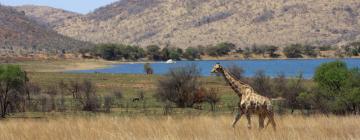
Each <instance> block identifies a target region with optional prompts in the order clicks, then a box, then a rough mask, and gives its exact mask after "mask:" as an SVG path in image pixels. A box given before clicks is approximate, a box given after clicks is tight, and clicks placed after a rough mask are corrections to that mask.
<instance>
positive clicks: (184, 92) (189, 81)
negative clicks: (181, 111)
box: [154, 65, 200, 108]
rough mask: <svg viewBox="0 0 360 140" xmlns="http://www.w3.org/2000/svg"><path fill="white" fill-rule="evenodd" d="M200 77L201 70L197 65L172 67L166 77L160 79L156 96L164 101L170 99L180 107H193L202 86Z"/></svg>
mask: <svg viewBox="0 0 360 140" xmlns="http://www.w3.org/2000/svg"><path fill="white" fill-rule="evenodd" d="M199 77H200V70H199V68H198V67H196V65H186V66H183V67H177V68H172V69H170V71H169V72H168V73H167V74H166V76H165V78H163V79H160V80H159V81H158V84H157V91H156V94H155V95H154V96H155V97H156V98H157V99H158V100H160V101H162V102H164V103H166V102H168V101H169V102H173V103H175V104H176V105H177V106H178V107H182V108H184V107H192V106H193V105H194V104H195V100H194V99H195V95H196V91H197V89H198V88H199V86H200V80H199Z"/></svg>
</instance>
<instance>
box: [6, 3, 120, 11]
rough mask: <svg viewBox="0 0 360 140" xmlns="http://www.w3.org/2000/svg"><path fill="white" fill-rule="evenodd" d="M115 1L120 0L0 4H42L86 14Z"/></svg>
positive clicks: (13, 4)
mask: <svg viewBox="0 0 360 140" xmlns="http://www.w3.org/2000/svg"><path fill="white" fill-rule="evenodd" d="M115 1H118V0H0V4H2V5H9V6H19V5H29V4H31V5H42V6H50V7H55V8H61V9H65V10H68V11H73V12H77V13H82V14H85V13H88V12H90V11H93V10H94V9H96V8H98V7H101V6H104V5H107V4H110V3H112V2H115Z"/></svg>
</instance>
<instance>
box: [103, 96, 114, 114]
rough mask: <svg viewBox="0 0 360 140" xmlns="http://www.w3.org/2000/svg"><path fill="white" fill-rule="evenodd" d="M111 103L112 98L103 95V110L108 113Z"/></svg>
mask: <svg viewBox="0 0 360 140" xmlns="http://www.w3.org/2000/svg"><path fill="white" fill-rule="evenodd" d="M112 104H113V98H112V97H111V96H105V97H104V109H105V112H108V113H109V112H110V111H111V107H112Z"/></svg>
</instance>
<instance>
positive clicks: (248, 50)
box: [243, 47, 251, 58]
mask: <svg viewBox="0 0 360 140" xmlns="http://www.w3.org/2000/svg"><path fill="white" fill-rule="evenodd" d="M243 55H244V58H250V57H251V50H250V48H249V47H246V48H245V49H244V52H243Z"/></svg>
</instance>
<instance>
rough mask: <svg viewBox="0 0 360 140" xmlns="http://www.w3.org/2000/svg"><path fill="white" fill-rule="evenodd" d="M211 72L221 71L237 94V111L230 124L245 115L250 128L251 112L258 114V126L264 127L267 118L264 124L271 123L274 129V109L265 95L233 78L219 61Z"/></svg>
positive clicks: (233, 124) (234, 123)
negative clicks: (266, 119) (238, 100)
mask: <svg viewBox="0 0 360 140" xmlns="http://www.w3.org/2000/svg"><path fill="white" fill-rule="evenodd" d="M211 72H212V73H221V74H222V75H223V77H224V78H225V80H226V81H227V83H228V84H229V85H230V87H231V88H232V89H233V90H234V91H235V93H236V94H237V95H238V96H239V99H240V102H239V104H238V112H237V113H236V115H235V119H234V121H233V123H232V126H233V127H235V125H236V123H237V122H238V121H239V120H240V118H241V116H242V115H245V116H246V118H247V120H248V128H251V114H257V115H259V127H260V128H264V120H265V118H268V122H267V124H266V126H268V125H269V124H271V125H272V127H273V128H274V130H275V129H276V123H275V120H274V111H273V106H272V104H271V100H270V99H269V98H267V97H264V96H261V95H260V94H258V93H257V92H256V91H255V90H254V89H253V88H252V87H251V86H250V85H248V84H246V83H244V82H242V81H240V80H239V79H237V78H235V77H234V76H233V75H232V74H231V73H230V72H229V71H227V70H226V69H224V68H223V67H222V66H221V65H220V64H219V63H217V64H215V65H214V67H213V69H212V70H211Z"/></svg>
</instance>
